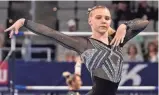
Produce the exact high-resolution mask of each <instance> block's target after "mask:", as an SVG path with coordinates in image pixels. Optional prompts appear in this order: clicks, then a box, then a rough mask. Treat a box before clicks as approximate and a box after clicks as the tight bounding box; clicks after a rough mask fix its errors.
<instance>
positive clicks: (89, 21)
mask: <svg viewBox="0 0 159 95" xmlns="http://www.w3.org/2000/svg"><path fill="white" fill-rule="evenodd" d="M88 24H89V25H90V26H91V25H92V23H91V18H88Z"/></svg>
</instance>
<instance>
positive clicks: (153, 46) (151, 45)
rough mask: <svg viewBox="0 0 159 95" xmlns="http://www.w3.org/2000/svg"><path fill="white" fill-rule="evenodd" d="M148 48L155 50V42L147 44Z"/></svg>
mask: <svg viewBox="0 0 159 95" xmlns="http://www.w3.org/2000/svg"><path fill="white" fill-rule="evenodd" d="M148 48H149V51H155V48H156V47H155V44H153V43H152V44H149V47H148Z"/></svg>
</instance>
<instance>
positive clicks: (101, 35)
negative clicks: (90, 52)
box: [91, 31, 109, 45]
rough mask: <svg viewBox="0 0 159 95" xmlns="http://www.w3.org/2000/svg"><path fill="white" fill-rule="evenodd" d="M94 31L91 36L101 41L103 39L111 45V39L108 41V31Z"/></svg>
mask: <svg viewBox="0 0 159 95" xmlns="http://www.w3.org/2000/svg"><path fill="white" fill-rule="evenodd" d="M92 32H93V33H92V36H91V38H94V39H97V40H100V41H102V42H103V43H105V44H107V45H109V41H108V31H107V32H105V33H99V32H96V31H92Z"/></svg>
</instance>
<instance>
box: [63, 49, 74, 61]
mask: <svg viewBox="0 0 159 95" xmlns="http://www.w3.org/2000/svg"><path fill="white" fill-rule="evenodd" d="M75 58H76V52H75V51H72V50H68V51H66V53H65V61H66V62H75V60H76V59H75Z"/></svg>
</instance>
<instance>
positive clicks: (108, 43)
mask: <svg viewBox="0 0 159 95" xmlns="http://www.w3.org/2000/svg"><path fill="white" fill-rule="evenodd" d="M111 21H112V19H111V14H110V11H109V9H108V8H106V7H105V6H100V5H98V6H95V7H93V8H89V10H88V24H89V25H90V27H91V30H92V35H91V36H90V37H88V38H85V39H84V38H82V37H78V38H77V37H70V36H67V35H65V34H63V33H60V32H58V31H56V30H54V29H51V28H49V27H47V26H44V25H42V24H38V23H35V22H33V21H30V20H27V19H24V18H21V19H19V20H17V21H16V22H15V23H14V24H13V25H12V26H11V27H9V28H8V29H6V30H5V32H7V31H10V38H11V37H12V36H13V35H14V33H15V34H18V30H19V28H20V27H22V26H24V27H26V28H28V29H29V30H31V31H32V32H34V33H36V34H39V35H42V36H45V37H48V38H51V39H52V40H55V41H56V42H57V43H59V44H61V45H63V46H64V47H66V48H69V49H72V50H74V51H76V52H78V53H79V54H80V57H81V60H82V63H84V64H85V65H86V67H87V69H88V70H89V72H90V74H91V78H92V81H93V87H92V90H91V91H89V92H88V93H87V94H86V95H115V94H116V92H117V89H118V85H119V82H120V80H121V73H122V66H123V55H122V49H123V48H122V47H123V46H124V45H125V44H126V42H128V41H129V40H130V39H132V38H133V37H135V36H136V35H137V34H138V33H140V32H141V31H143V30H144V29H145V28H146V26H147V25H148V23H149V21H148V20H143V19H134V20H130V21H127V22H125V23H123V24H120V25H119V27H118V29H117V30H113V29H112V28H111V27H110V24H111Z"/></svg>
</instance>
